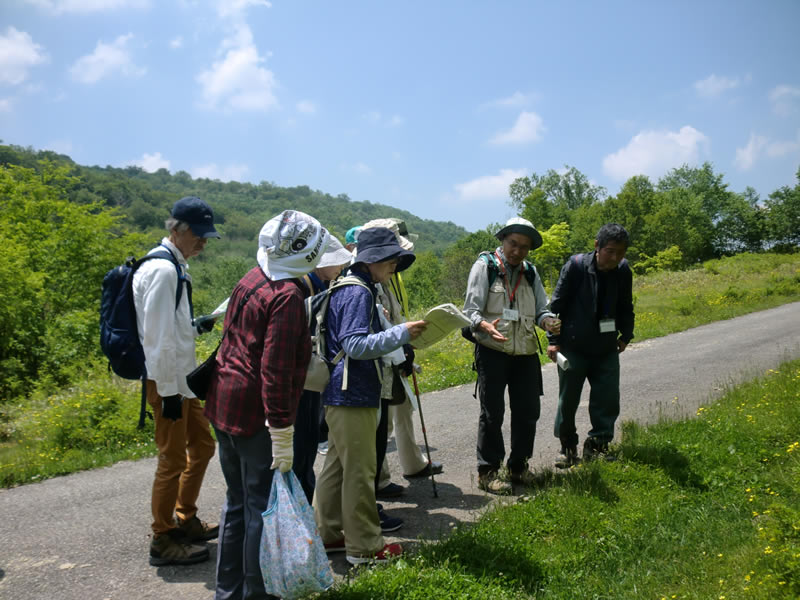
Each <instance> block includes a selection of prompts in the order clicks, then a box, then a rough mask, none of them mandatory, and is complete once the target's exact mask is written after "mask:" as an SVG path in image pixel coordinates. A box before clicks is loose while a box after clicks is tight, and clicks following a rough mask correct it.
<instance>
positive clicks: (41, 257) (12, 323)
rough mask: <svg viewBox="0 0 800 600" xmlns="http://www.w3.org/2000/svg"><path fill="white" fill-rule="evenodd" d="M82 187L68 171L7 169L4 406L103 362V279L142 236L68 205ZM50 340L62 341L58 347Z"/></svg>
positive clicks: (3, 191) (2, 194)
mask: <svg viewBox="0 0 800 600" xmlns="http://www.w3.org/2000/svg"><path fill="white" fill-rule="evenodd" d="M76 183H77V181H76V179H75V178H74V177H71V176H69V175H68V167H66V166H54V165H53V164H52V163H51V162H49V161H42V162H41V163H40V164H39V167H38V172H37V171H36V170H33V169H28V168H24V167H17V166H14V165H9V166H3V167H0V237H1V238H2V239H3V241H4V252H3V253H2V254H1V255H0V281H1V282H2V287H0V307H1V308H0V311H1V312H0V322H2V324H1V325H0V328H1V329H2V335H0V395H1V396H2V397H3V398H7V397H8V396H9V395H13V394H17V393H20V392H21V391H26V390H27V389H30V384H31V382H32V381H33V380H35V379H37V378H39V377H41V376H44V375H48V376H51V377H52V378H53V379H54V380H55V381H56V382H60V383H63V382H64V381H65V380H66V378H67V377H68V373H69V372H70V370H71V369H74V368H75V362H74V361H75V360H76V359H79V360H85V359H86V358H87V357H89V356H91V355H97V354H98V347H97V327H98V325H97V314H98V308H99V297H100V284H101V282H102V280H103V276H104V275H105V273H106V272H107V271H108V270H109V269H110V268H111V267H112V266H113V265H114V264H116V263H119V262H121V261H122V260H123V259H124V256H125V253H126V251H127V252H130V251H133V252H136V251H137V250H140V249H141V248H142V239H141V236H129V235H128V234H126V233H124V231H122V230H121V229H120V216H119V215H117V214H115V213H114V212H112V211H110V210H109V209H107V208H105V207H104V206H102V205H101V204H98V203H90V204H77V203H75V202H70V201H69V200H67V199H66V198H67V196H68V193H69V190H70V189H71V188H72V187H73V186H74V185H75V184H76ZM48 334H52V335H58V336H60V337H59V339H58V340H57V342H58V343H56V340H52V339H48ZM72 334H74V336H72V337H71V335H72ZM59 348H62V349H67V352H66V354H65V353H63V352H58V351H57V350H58V349H59ZM70 361H72V362H70Z"/></svg>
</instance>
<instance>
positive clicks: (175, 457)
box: [147, 379, 216, 536]
mask: <svg viewBox="0 0 800 600" xmlns="http://www.w3.org/2000/svg"><path fill="white" fill-rule="evenodd" d="M147 402H148V403H149V404H150V408H151V409H152V410H153V421H154V423H155V438H156V439H155V441H156V447H157V448H158V464H157V466H156V475H155V479H154V480H153V494H152V497H151V509H152V511H153V523H152V528H153V534H155V535H157V536H158V535H161V534H163V533H166V532H167V531H169V530H170V529H174V528H175V518H174V515H176V514H177V515H178V517H179V518H180V519H181V520H184V521H185V520H187V519H191V518H192V517H194V516H195V515H196V514H197V497H198V496H199V495H200V488H201V487H202V485H203V477H204V476H205V474H206V467H208V463H209V461H210V460H211V457H213V456H214V451H215V450H216V443H215V442H214V438H213V437H211V431H210V428H209V423H208V419H206V418H205V416H204V415H203V406H202V405H201V404H200V400H198V399H197V398H184V399H183V414H182V416H181V418H180V419H178V420H177V421H173V420H172V419H165V418H164V417H162V416H161V396H159V395H158V391H157V390H156V383H155V381H153V380H151V379H148V380H147Z"/></svg>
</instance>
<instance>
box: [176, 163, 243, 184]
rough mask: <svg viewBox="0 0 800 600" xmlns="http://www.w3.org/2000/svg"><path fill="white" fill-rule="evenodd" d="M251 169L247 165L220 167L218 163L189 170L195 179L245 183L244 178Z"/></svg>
mask: <svg viewBox="0 0 800 600" xmlns="http://www.w3.org/2000/svg"><path fill="white" fill-rule="evenodd" d="M249 170H250V169H249V168H248V166H247V165H236V164H234V165H226V166H223V167H220V166H219V165H217V164H216V163H210V164H207V165H201V166H199V167H193V168H191V169H189V174H190V175H191V176H192V177H194V178H195V179H201V178H205V179H219V180H220V181H244V176H245V175H247V172H248V171H249Z"/></svg>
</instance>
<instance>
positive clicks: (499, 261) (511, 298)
mask: <svg viewBox="0 0 800 600" xmlns="http://www.w3.org/2000/svg"><path fill="white" fill-rule="evenodd" d="M494 255H495V256H496V257H497V264H498V265H500V270H501V271H502V272H503V280H504V281H505V282H506V290H507V291H508V302H509V304H508V306H509V308H514V296H516V295H517V288H518V287H519V282H520V280H521V279H522V277H523V275H524V273H523V271H522V270H520V272H519V276H518V277H517V283H516V285H515V286H514V289H513V291H512V290H511V289H510V282H509V281H508V277H506V267H505V265H504V264H503V259H502V258H500V255H499V254H498V253H497V250H495V251H494ZM521 265H522V269H524V268H525V263H524V262H523V263H521Z"/></svg>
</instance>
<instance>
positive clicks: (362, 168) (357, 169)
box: [339, 161, 372, 175]
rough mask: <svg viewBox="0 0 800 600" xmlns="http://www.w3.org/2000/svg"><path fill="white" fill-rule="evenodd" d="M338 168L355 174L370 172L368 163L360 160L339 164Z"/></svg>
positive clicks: (368, 173)
mask: <svg viewBox="0 0 800 600" xmlns="http://www.w3.org/2000/svg"><path fill="white" fill-rule="evenodd" d="M339 168H340V169H341V170H342V171H348V172H350V173H355V174H356V175H371V174H372V169H371V168H370V167H369V165H368V164H366V163H363V162H361V161H358V162H356V163H352V164H348V163H342V164H341V165H339Z"/></svg>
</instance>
